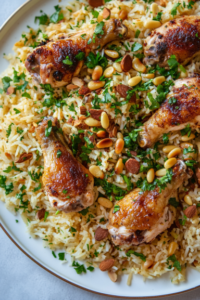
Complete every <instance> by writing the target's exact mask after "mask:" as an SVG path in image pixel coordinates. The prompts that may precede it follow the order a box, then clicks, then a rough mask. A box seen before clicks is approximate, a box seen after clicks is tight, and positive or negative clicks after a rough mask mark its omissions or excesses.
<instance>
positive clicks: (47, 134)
mask: <svg viewBox="0 0 200 300" xmlns="http://www.w3.org/2000/svg"><path fill="white" fill-rule="evenodd" d="M51 131H52V121H51V120H49V121H48V123H47V127H46V128H45V136H46V137H48V136H50V134H51Z"/></svg>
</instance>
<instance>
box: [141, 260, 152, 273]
mask: <svg viewBox="0 0 200 300" xmlns="http://www.w3.org/2000/svg"><path fill="white" fill-rule="evenodd" d="M152 265H153V260H151V259H147V260H146V261H145V263H144V265H143V267H144V269H146V270H147V269H149V268H150V267H151V266H152Z"/></svg>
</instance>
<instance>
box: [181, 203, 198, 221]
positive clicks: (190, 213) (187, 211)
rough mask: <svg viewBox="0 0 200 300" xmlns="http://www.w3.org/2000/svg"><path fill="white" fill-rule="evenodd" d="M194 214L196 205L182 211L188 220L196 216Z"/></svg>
mask: <svg viewBox="0 0 200 300" xmlns="http://www.w3.org/2000/svg"><path fill="white" fill-rule="evenodd" d="M196 212H197V208H196V205H191V206H189V207H188V208H186V209H185V210H184V214H185V215H186V217H187V218H188V219H191V218H193V217H194V216H195V215H196Z"/></svg>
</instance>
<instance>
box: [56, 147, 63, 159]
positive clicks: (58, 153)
mask: <svg viewBox="0 0 200 300" xmlns="http://www.w3.org/2000/svg"><path fill="white" fill-rule="evenodd" d="M61 155H62V151H61V150H60V149H58V151H57V154H56V156H57V158H60V157H61Z"/></svg>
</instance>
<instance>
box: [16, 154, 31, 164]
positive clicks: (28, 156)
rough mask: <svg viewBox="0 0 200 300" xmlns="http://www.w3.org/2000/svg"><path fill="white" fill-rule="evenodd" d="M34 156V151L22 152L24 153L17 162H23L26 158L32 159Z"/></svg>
mask: <svg viewBox="0 0 200 300" xmlns="http://www.w3.org/2000/svg"><path fill="white" fill-rule="evenodd" d="M32 156H33V154H32V153H22V154H21V155H20V157H19V158H18V160H16V161H15V162H16V163H17V164H19V163H22V162H24V161H26V160H28V159H31V158H32Z"/></svg>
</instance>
